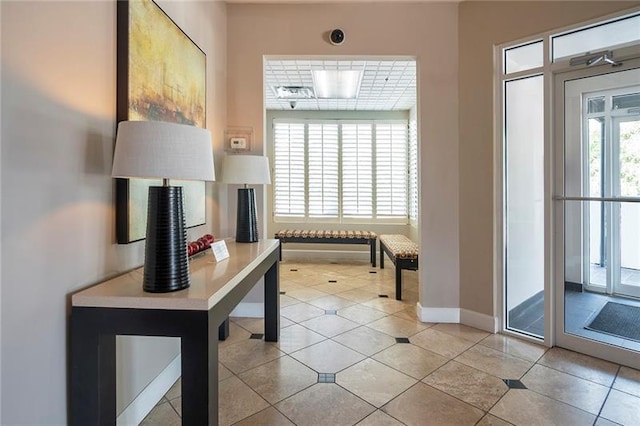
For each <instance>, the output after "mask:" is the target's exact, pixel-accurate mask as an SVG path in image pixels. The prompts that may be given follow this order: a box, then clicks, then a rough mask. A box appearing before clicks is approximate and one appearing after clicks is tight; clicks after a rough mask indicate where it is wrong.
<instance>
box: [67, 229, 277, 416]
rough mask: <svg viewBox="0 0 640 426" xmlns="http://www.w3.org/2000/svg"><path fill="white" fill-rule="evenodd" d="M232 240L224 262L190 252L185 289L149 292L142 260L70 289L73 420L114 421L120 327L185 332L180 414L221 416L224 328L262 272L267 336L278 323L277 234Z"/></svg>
mask: <svg viewBox="0 0 640 426" xmlns="http://www.w3.org/2000/svg"><path fill="white" fill-rule="evenodd" d="M227 245H228V249H229V254H230V257H229V258H228V259H225V260H223V261H221V262H220V263H215V262H214V260H213V256H209V255H207V256H201V257H199V258H195V259H193V260H191V262H190V270H191V287H189V288H187V289H185V290H181V291H177V292H172V293H145V292H144V291H143V290H142V268H140V269H136V270H134V271H132V272H129V273H126V274H123V275H120V276H118V277H116V278H113V279H111V280H108V281H105V282H103V283H100V284H97V285H95V286H92V287H89V288H87V289H86V290H83V291H80V292H78V293H75V294H74V295H73V296H72V299H71V301H72V302H71V303H72V308H71V336H70V340H71V423H72V424H74V425H97V424H112V425H113V424H115V422H116V414H117V413H116V335H141V336H170V337H180V338H181V343H180V345H181V353H182V422H183V424H187V425H207V424H208V425H217V424H218V328H219V326H220V325H221V324H222V323H223V322H224V321H225V320H226V319H227V317H228V316H229V314H230V313H231V311H232V310H233V309H234V307H235V306H236V305H237V304H238V303H239V302H240V301H241V300H242V298H243V297H244V296H245V295H246V294H247V293H248V292H249V290H251V288H252V287H253V286H254V284H255V283H256V282H257V281H258V280H259V279H260V277H262V276H264V281H265V287H264V297H265V340H266V341H270V342H276V341H278V335H279V331H280V324H279V320H280V312H279V311H280V302H279V300H280V297H279V294H280V291H279V276H278V257H279V256H278V255H279V253H278V246H279V242H278V240H261V241H259V242H257V243H251V244H247V243H235V242H227Z"/></svg>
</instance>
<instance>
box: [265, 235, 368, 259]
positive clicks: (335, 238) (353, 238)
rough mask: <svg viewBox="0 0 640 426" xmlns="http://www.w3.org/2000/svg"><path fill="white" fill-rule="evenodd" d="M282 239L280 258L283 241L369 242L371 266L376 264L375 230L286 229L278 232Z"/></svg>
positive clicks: (319, 242) (318, 242) (320, 242)
mask: <svg viewBox="0 0 640 426" xmlns="http://www.w3.org/2000/svg"><path fill="white" fill-rule="evenodd" d="M276 238H277V239H278V240H280V260H282V244H283V243H312V244H367V245H369V247H370V249H369V250H370V257H371V266H373V267H374V268H375V266H376V240H377V238H378V236H377V235H376V234H375V232H369V231H312V230H306V229H284V230H282V231H278V232H276Z"/></svg>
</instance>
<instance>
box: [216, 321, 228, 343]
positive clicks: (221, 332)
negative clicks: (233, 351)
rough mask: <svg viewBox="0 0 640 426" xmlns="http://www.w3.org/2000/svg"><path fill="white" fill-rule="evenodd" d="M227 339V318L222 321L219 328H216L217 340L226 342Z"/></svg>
mask: <svg viewBox="0 0 640 426" xmlns="http://www.w3.org/2000/svg"><path fill="white" fill-rule="evenodd" d="M227 337H229V318H228V317H227V319H226V320H224V322H223V323H222V324H220V327H219V328H218V339H219V340H227Z"/></svg>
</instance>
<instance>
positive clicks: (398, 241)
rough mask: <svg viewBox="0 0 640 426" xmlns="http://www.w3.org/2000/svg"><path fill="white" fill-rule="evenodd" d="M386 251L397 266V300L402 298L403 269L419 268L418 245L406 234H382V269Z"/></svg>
mask: <svg viewBox="0 0 640 426" xmlns="http://www.w3.org/2000/svg"><path fill="white" fill-rule="evenodd" d="M385 253H386V254H387V256H389V259H391V261H392V262H393V264H394V265H395V266H396V300H402V270H403V269H408V270H410V271H417V270H418V245H417V244H416V243H414V242H413V241H411V240H410V239H409V238H407V237H405V236H404V235H399V234H389V235H380V269H384V254H385Z"/></svg>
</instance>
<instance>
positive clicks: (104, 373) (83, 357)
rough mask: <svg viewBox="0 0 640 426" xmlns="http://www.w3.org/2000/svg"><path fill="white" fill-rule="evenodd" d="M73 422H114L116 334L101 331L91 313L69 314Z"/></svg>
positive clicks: (85, 423) (82, 423) (81, 423)
mask: <svg viewBox="0 0 640 426" xmlns="http://www.w3.org/2000/svg"><path fill="white" fill-rule="evenodd" d="M71 400H72V401H73V403H72V404H71V421H70V424H72V425H88V424H95V425H97V424H113V423H115V418H116V336H115V335H113V334H101V332H100V328H99V327H98V326H97V325H96V323H95V322H94V321H92V320H91V314H87V313H86V312H77V310H76V311H75V312H74V314H73V315H72V316H71Z"/></svg>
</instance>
